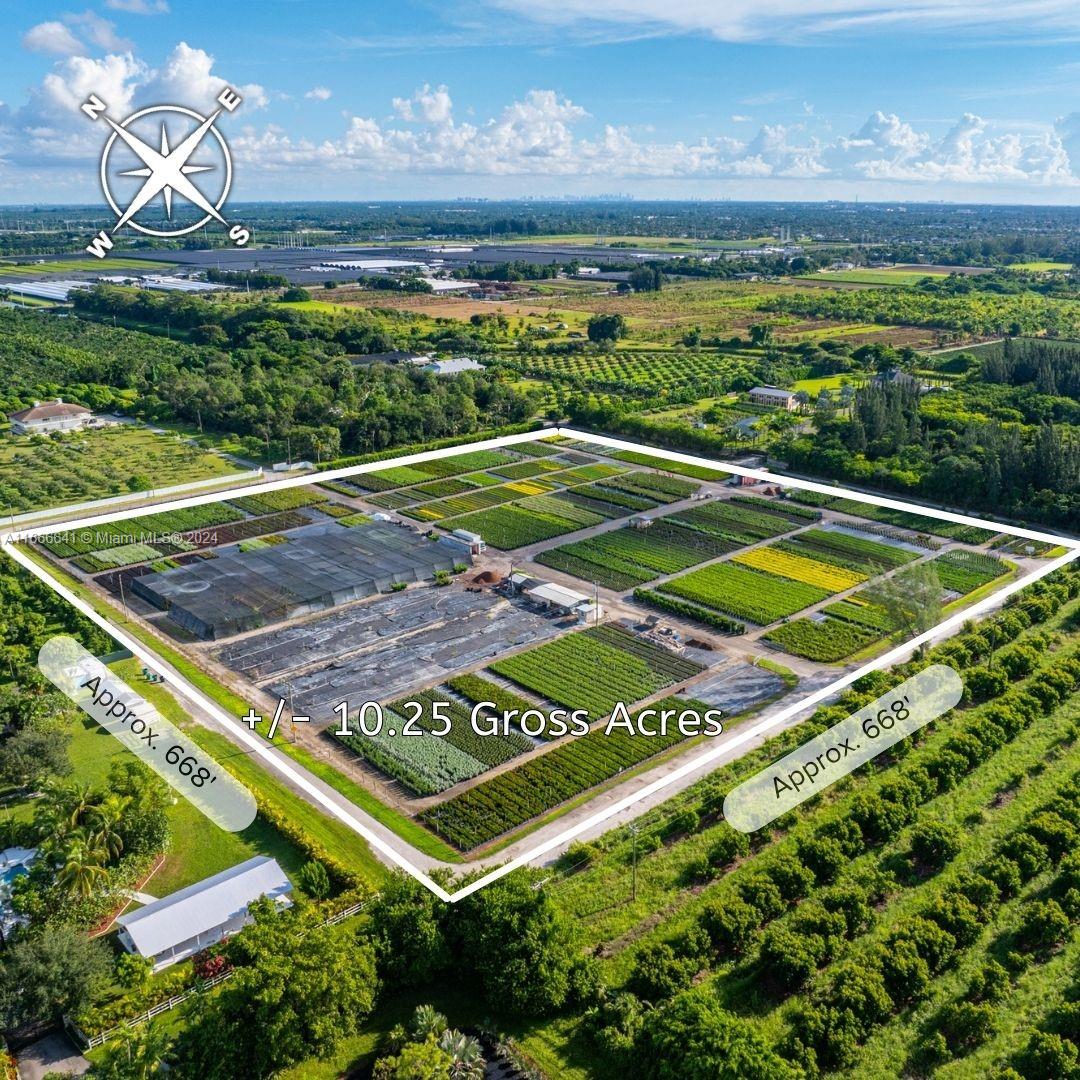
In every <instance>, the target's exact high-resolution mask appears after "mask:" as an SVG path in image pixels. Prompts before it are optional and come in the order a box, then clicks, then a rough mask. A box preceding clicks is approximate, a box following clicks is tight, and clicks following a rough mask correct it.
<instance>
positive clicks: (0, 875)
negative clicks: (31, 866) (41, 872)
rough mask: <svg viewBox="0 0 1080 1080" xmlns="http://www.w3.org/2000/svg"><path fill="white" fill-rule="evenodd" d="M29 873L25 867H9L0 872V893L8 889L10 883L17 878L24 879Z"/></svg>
mask: <svg viewBox="0 0 1080 1080" xmlns="http://www.w3.org/2000/svg"><path fill="white" fill-rule="evenodd" d="M29 873H30V871H29V870H27V869H26V867H25V866H22V865H19V866H9V867H8V868H7V869H6V870H0V893H2V892H4V891H5V889H10V888H11V884H12V882H13V881H14V880H15V879H16V878H17V877H25V876H26V875H27V874H29Z"/></svg>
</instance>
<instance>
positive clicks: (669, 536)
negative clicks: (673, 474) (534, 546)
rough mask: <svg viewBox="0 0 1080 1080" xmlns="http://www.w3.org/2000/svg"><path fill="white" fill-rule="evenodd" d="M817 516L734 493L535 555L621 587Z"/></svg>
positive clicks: (576, 573) (727, 551)
mask: <svg viewBox="0 0 1080 1080" xmlns="http://www.w3.org/2000/svg"><path fill="white" fill-rule="evenodd" d="M817 517H818V515H817V512H816V511H813V510H807V509H806V508H805V507H800V506H792V505H788V504H781V503H778V502H774V501H771V500H767V499H761V498H757V497H755V496H741V495H735V496H732V497H731V498H729V499H723V500H716V501H715V502H709V503H704V504H702V505H700V506H694V507H691V508H689V509H687V510H682V511H679V512H677V513H673V514H666V515H663V516H660V517H657V518H655V519H654V520H653V522H652V524H651V525H649V526H648V527H647V528H644V529H619V530H616V531H614V532H607V533H602V534H600V535H598V536H594V537H589V538H587V539H584V540H578V541H574V542H572V543H569V544H565V545H562V546H560V547H557V548H552V549H550V550H548V551H545V552H542V553H541V554H539V555H537V556H536V561H537V562H539V563H541V564H542V565H544V566H550V567H551V568H552V569H555V570H562V571H564V572H565V573H568V574H573V575H574V576H575V577H580V578H582V579H583V580H585V581H591V582H595V583H596V584H599V585H603V586H605V587H606V588H610V589H616V590H618V591H620V592H621V591H624V590H626V589H631V588H634V587H635V586H638V585H644V584H645V583H647V582H649V581H652V580H653V579H654V578H657V577H661V576H663V575H666V574H676V573H679V572H680V571H682V570H686V569H689V568H690V567H691V566H695V565H697V564H698V563H702V562H708V561H709V560H711V559H715V558H718V557H720V556H722V555H727V554H730V553H731V552H733V551H737V550H738V549H739V548H740V547H743V546H744V545H746V544H751V543H756V542H757V541H759V540H763V539H768V538H770V537H773V536H779V535H781V534H783V533H785V532H790V531H791V530H793V529H796V528H798V527H799V526H800V525H803V524H809V523H811V522H813V521H816V520H817Z"/></svg>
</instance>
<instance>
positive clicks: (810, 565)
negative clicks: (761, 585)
mask: <svg viewBox="0 0 1080 1080" xmlns="http://www.w3.org/2000/svg"><path fill="white" fill-rule="evenodd" d="M731 561H732V562H736V563H739V564H740V565H742V566H749V567H751V568H752V569H754V570H760V571H761V572H762V573H764V574H770V575H773V576H775V577H784V578H789V579H790V580H791V581H799V582H803V583H805V584H807V585H813V586H815V587H816V588H818V589H821V590H823V591H824V592H827V593H838V592H843V591H844V590H845V589H853V588H854V587H855V586H856V585H858V584H860V583H861V582H863V581H865V580H866V578H867V575H866V574H864V573H860V572H858V571H855V570H848V569H845V568H844V567H842V566H836V565H835V564H833V563H824V562H819V561H818V560H817V559H810V558H807V557H806V556H805V555H793V554H791V553H789V552H787V551H781V550H780V548H778V547H763V548H753V549H752V550H750V551H745V552H742V553H740V554H738V555H733V556H732V559H731Z"/></svg>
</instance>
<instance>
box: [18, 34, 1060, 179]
mask: <svg viewBox="0 0 1080 1080" xmlns="http://www.w3.org/2000/svg"><path fill="white" fill-rule="evenodd" d="M85 25H87V26H89V25H90V24H89V23H86V24H85ZM225 85H226V82H225V79H224V78H223V77H221V76H220V75H218V74H217V73H216V71H215V62H214V58H213V57H212V56H211V55H210V54H209V53H207V52H206V51H205V50H202V49H198V48H194V47H192V46H190V45H188V44H187V43H185V42H181V43H180V44H178V45H177V46H176V48H175V49H173V51H172V52H171V54H170V55H169V57H168V59H167V60H166V62H165V63H164V64H162V65H161V66H160V67H159V68H156V69H153V68H151V67H149V66H148V65H147V64H145V63H144V62H143V61H141V60H140V59H138V58H137V57H136V56H135V55H133V54H132V53H131V52H116V53H110V54H108V55H106V56H104V57H101V58H92V57H89V56H85V55H74V56H67V57H64V58H63V59H58V60H56V61H55V63H54V65H53V69H52V70H51V71H50V72H49V74H48V75H47V76H46V77H45V78H44V80H43V81H42V83H41V85H40V86H39V87H37V88H36V89H35V90H34V91H32V93H31V95H30V98H29V100H28V101H27V102H26V104H24V105H23V106H22V107H20V108H15V109H12V108H8V109H6V110H0V152H2V154H3V156H4V158H5V159H6V160H7V161H8V162H9V163H12V164H14V165H16V166H17V167H19V168H21V169H24V170H28V171H29V170H34V169H39V168H43V167H47V166H49V165H56V164H61V163H67V164H71V163H73V162H75V161H77V160H80V159H82V160H84V161H86V163H87V165H88V169H87V177H88V178H89V177H91V176H92V168H93V162H94V160H95V159H96V157H97V154H98V153H99V152H100V146H101V132H100V126H99V125H94V124H91V123H88V122H87V121H86V119H85V117H84V116H82V114H81V113H80V112H79V106H80V105H81V104H82V102H83V101H85V100H86V98H87V96H88V95H89V94H90V93H97V94H98V95H99V96H100V97H101V98H102V99H103V100H104V101H106V102H107V104H108V106H109V111H110V115H112V116H114V117H117V118H120V117H122V116H125V115H127V114H129V113H130V112H131V111H133V110H134V109H135V108H138V107H141V106H143V105H148V104H160V103H162V102H175V103H176V104H182V105H187V106H188V107H191V108H194V109H196V110H198V111H202V112H209V111H211V110H212V109H213V108H215V107H216V98H217V96H218V94H219V93H220V91H221V89H222V87H224V86H225ZM237 89H239V90H240V92H241V94H242V95H243V96H244V98H245V105H244V109H243V110H242V112H241V113H240V114H239V117H240V119H239V121H238V122H239V123H241V124H243V125H244V126H243V127H242V128H240V130H239V133H237V130H236V128H235V127H232V130H231V131H230V133H229V136H228V137H229V139H230V143H231V146H232V148H233V151H234V156H235V157H236V159H237V161H238V163H241V164H243V165H245V166H247V167H248V168H247V169H245V172H247V173H248V174H249V175H262V173H264V172H273V171H276V172H279V173H285V172H288V173H289V174H290V176H289V179H288V180H286V181H283V183H292V184H294V185H297V184H300V185H303V184H306V183H307V182H308V179H309V177H313V176H327V175H334V174H343V173H352V174H356V175H357V176H367V177H374V178H379V179H380V180H382V179H385V178H386V177H389V176H392V175H396V176H402V175H406V174H407V175H409V176H410V177H413V178H415V179H416V181H417V183H422V182H423V178H424V177H434V176H457V177H471V178H480V177H490V178H506V177H517V178H521V181H522V183H531V184H533V185H534V186H535V187H536V188H538V189H542V188H543V187H544V186H546V183H547V182H548V181H550V180H551V179H555V178H565V179H567V180H570V181H576V180H582V181H585V180H587V179H589V178H596V180H597V182H601V181H604V180H608V179H615V178H620V179H641V180H642V181H649V182H652V181H657V182H659V181H694V182H702V181H705V182H714V183H716V184H722V183H730V184H737V183H738V182H739V181H742V182H744V183H746V184H750V183H752V184H755V185H757V184H759V183H760V182H764V181H768V182H770V183H773V182H775V183H778V184H780V183H786V184H787V185H788V187H787V188H784V189H783V190H785V191H791V190H792V189H793V188H794V189H795V190H802V193H803V194H804V195H805V196H807V197H813V196H814V195H815V194H819V193H821V192H823V191H824V190H826V188H825V187H824V186H823V185H825V184H826V183H833V184H837V183H839V184H844V183H846V184H851V183H858V184H859V185H860V189H859V190H865V187H864V185H867V184H877V185H879V190H881V191H882V192H884V191H890V196H889V197H895V195H894V194H892V192H894V191H895V190H896V188H895V185H902V186H903V190H907V191H909V192H911V193H913V194H916V195H918V194H920V193H921V194H922V196H923V197H926V196H929V195H934V196H944V197H950V195H949V194H947V193H946V189H947V188H948V186H949V185H954V186H963V187H964V189H965V190H966V191H967V192H969V193H971V192H974V191H977V190H979V189H982V190H985V191H990V190H992V189H993V188H994V187H995V186H996V187H1000V188H1008V189H1009V190H1022V189H1026V190H1029V191H1034V190H1038V189H1044V190H1046V189H1051V188H1052V189H1054V190H1055V191H1061V192H1064V191H1066V190H1069V189H1074V188H1075V187H1076V186H1078V184H1080V180H1078V176H1077V172H1078V170H1077V169H1075V168H1074V167H1073V163H1076V164H1077V165H1078V166H1080V113H1074V114H1071V115H1070V116H1067V117H1064V118H1062V119H1061V120H1059V121H1058V123H1057V126H1056V127H1055V128H1039V127H1037V126H1035V125H1030V124H1015V125H1012V126H1011V127H1010V126H1009V125H1005V126H1002V127H999V126H997V125H993V124H990V123H988V122H987V121H986V120H984V119H982V118H980V117H978V116H974V115H970V114H968V115H965V116H963V117H961V118H960V119H959V120H958V121H957V122H956V123H955V124H954V125H953V126H952V127H951V128H950V129H948V130H947V131H946V132H945V133H944V134H940V133H933V134H932V133H931V132H929V131H926V130H923V129H922V128H921V127H919V126H917V125H916V124H913V123H912V122H910V121H908V120H905V119H903V118H901V117H899V116H897V115H895V114H893V113H888V112H885V111H878V112H875V113H873V114H871V115H870V116H869V117H868V118H867V119H866V121H865V122H864V123H863V124H862V125H861V126H859V127H858V128H857V129H856V130H854V131H851V132H850V133H847V134H842V135H838V136H837V135H833V134H831V133H830V131H829V130H828V128H827V126H822V125H821V124H820V123H819V122H818V121H817V119H816V118H812V117H806V118H804V120H803V122H801V123H795V124H769V125H764V126H762V127H760V128H759V129H758V130H757V131H756V132H755V131H754V128H753V127H747V128H746V129H745V130H746V136H745V137H738V138H735V137H729V136H722V135H717V134H715V133H713V132H711V131H709V130H707V129H706V130H704V131H702V133H701V134H700V136H699V137H697V138H693V139H687V140H674V141H670V140H669V141H665V140H664V139H663V138H662V137H659V136H656V135H654V134H652V133H651V131H648V130H643V129H641V128H631V127H630V126H629V125H625V124H620V123H617V122H612V123H598V122H596V121H594V120H593V118H591V117H590V115H589V113H588V112H587V111H586V109H585V108H584V107H583V106H582V105H581V104H579V103H577V102H575V101H572V100H570V99H569V98H567V97H565V96H563V95H561V94H559V93H558V92H556V91H555V90H551V89H543V88H537V89H533V90H530V91H529V92H528V93H526V94H524V95H522V96H521V97H520V98H519V99H517V100H514V101H511V102H509V103H508V104H505V105H502V106H501V107H496V108H495V109H493V110H492V111H491V112H489V113H488V115H487V116H486V117H484V115H483V113H480V114H479V115H477V116H474V115H472V114H471V112H470V114H469V115H467V116H465V117H459V116H458V115H457V113H456V112H455V108H454V102H453V99H452V97H451V93H450V90H449V89H448V88H447V87H446V86H442V85H438V86H434V87H433V86H432V85H430V84H424V85H423V86H421V87H420V88H419V89H418V90H416V91H415V92H414V93H412V94H411V95H409V96H403V97H396V98H394V99H393V115H392V116H391V117H390V118H389V119H382V120H380V119H376V118H374V117H371V116H357V115H353V114H351V113H348V112H343V113H342V119H343V125H342V128H341V129H340V130H339V134H338V135H336V136H334V137H331V138H327V139H324V140H322V141H313V140H310V139H306V138H303V137H296V136H294V135H292V134H290V133H289V132H288V131H287V130H285V129H283V128H282V127H280V126H278V125H276V124H269V125H256V124H255V123H254V122H253V118H252V113H253V112H254V111H255V110H257V109H259V108H261V107H263V106H265V105H266V104H267V103H268V98H269V95H268V94H267V92H266V90H264V89H263V87H261V86H259V85H257V84H250V85H247V86H241V87H238V88H237ZM324 89H325V88H322V87H314V88H312V90H309V91H308V92H307V93H306V94H305V97H306V98H309V99H311V100H326V97H325V96H324V95H323V93H322V91H323V90H324ZM326 94H327V95H329V91H326ZM796 100H798V99H796ZM731 119H732V122H734V123H737V124H748V125H750V124H752V123H753V118H752V117H751V116H749V115H746V114H741V113H733V114H731ZM231 123H235V122H231ZM1070 155H1071V156H1070ZM5 180H6V178H4V179H0V184H3V183H4V182H5ZM87 182H88V183H89V182H90V181H89V179H88V181H87ZM470 184H473V185H474V186H476V185H475V182H474V181H470ZM796 185H802V188H801V189H799V188H798V187H797V186H796ZM890 185H892V187H890ZM297 190H299V189H297ZM695 190H701V189H700V188H697V189H695ZM714 190H724V189H723V188H718V189H714ZM742 190H745V188H744V189H742ZM755 190H756V189H755ZM761 190H767V189H761ZM949 190H950V191H951V190H953V189H949ZM283 194H284V192H283ZM868 194H869V192H868Z"/></svg>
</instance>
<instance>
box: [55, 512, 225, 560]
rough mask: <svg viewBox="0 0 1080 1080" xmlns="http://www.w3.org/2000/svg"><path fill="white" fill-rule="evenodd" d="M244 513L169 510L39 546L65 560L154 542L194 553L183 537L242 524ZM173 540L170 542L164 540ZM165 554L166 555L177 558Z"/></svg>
mask: <svg viewBox="0 0 1080 1080" xmlns="http://www.w3.org/2000/svg"><path fill="white" fill-rule="evenodd" d="M243 516H244V514H243V512H242V511H241V510H239V509H238V508H237V507H235V506H231V505H230V504H229V503H224V502H220V503H205V504H203V505H202V506H187V507H184V508H183V509H181V510H165V511H163V512H162V513H160V514H147V515H145V516H144V517H139V518H131V519H129V520H122V521H110V522H109V523H108V524H107V525H98V526H97V527H96V528H93V529H80V530H79V531H78V532H70V531H65V532H59V533H55V534H49V533H46V534H44V535H42V536H41V537H40V538H39V539H38V540H37V543H39V544H41V546H42V547H43V548H45V549H46V550H47V551H50V552H52V554H53V555H56V556H58V557H59V558H61V559H69V558H71V557H72V556H75V555H85V554H87V553H90V552H97V551H103V550H105V549H106V548H114V547H117V546H119V545H123V544H143V543H148V542H150V541H153V542H154V543H155V544H156V545H157V546H158V547H159V548H162V547H170V546H171V547H175V549H176V550H177V551H190V550H191V549H192V547H194V545H191V544H188V543H187V542H186V541H184V540H183V539H182V538H181V537H182V534H183V533H185V532H190V531H192V530H194V529H207V528H212V527H214V526H217V525H225V524H227V523H229V522H233V521H239V520H240V519H241V518H242V517H243ZM166 536H167V537H169V540H168V541H164V540H162V537H166ZM173 553H174V552H164V551H163V554H173Z"/></svg>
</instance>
